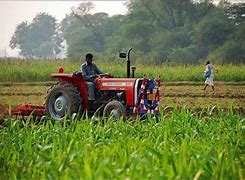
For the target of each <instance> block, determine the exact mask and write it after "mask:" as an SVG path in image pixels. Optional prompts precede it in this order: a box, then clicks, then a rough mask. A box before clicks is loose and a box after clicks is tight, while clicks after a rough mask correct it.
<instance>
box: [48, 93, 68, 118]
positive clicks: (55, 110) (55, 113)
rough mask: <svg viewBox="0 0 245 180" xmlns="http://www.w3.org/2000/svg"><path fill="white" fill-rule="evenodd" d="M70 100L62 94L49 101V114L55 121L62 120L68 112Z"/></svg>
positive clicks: (55, 95)
mask: <svg viewBox="0 0 245 180" xmlns="http://www.w3.org/2000/svg"><path fill="white" fill-rule="evenodd" d="M67 107H68V99H67V97H66V96H65V95H64V94H62V93H56V94H54V95H53V96H52V97H51V98H50V101H49V113H50V115H51V117H52V118H53V119H54V120H62V119H63V118H64V116H65V114H66V112H67Z"/></svg>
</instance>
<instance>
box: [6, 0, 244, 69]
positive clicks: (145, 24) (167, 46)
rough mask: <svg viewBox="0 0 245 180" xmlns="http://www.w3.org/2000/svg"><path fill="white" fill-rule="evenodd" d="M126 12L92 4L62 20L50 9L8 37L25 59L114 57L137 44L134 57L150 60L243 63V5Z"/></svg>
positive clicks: (208, 1) (161, 6) (205, 3)
mask: <svg viewBox="0 0 245 180" xmlns="http://www.w3.org/2000/svg"><path fill="white" fill-rule="evenodd" d="M127 6H128V13H127V14H126V15H114V16H108V14H106V13H104V12H99V13H94V14H92V13H91V10H92V9H93V8H94V5H93V3H92V2H83V3H81V4H80V5H79V6H78V7H74V8H72V9H71V13H70V14H68V15H66V17H65V18H64V19H63V20H62V22H61V23H57V21H56V19H55V18H54V17H52V16H50V15H48V14H46V13H40V14H38V15H37V16H36V17H35V18H34V19H33V21H32V22H31V23H28V22H22V23H20V24H19V25H18V26H17V27H16V30H15V33H14V34H13V36H12V39H11V41H10V47H11V48H13V49H14V48H18V49H20V55H22V56H24V57H27V58H42V59H45V58H55V57H56V55H57V54H58V53H59V52H60V51H61V50H62V49H63V48H64V47H65V48H66V50H67V57H68V58H69V59H73V60H80V59H81V58H84V55H85V54H86V53H87V52H92V53H94V54H95V55H96V57H97V59H102V60H115V59H116V58H117V55H118V53H119V52H121V51H125V50H127V48H129V47H133V49H134V53H133V54H132V55H133V58H134V60H135V61H138V62H142V63H146V64H148V63H149V64H163V63H167V64H199V63H202V62H203V61H204V60H206V59H210V60H211V61H213V62H215V63H220V64H226V63H232V64H239V63H244V62H245V44H244V42H245V23H244V18H245V3H236V4H232V3H229V2H228V1H225V0H222V1H220V2H219V3H218V4H216V5H215V4H213V1H212V0H199V1H192V0H130V1H128V2H127Z"/></svg>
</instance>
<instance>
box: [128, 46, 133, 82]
mask: <svg viewBox="0 0 245 180" xmlns="http://www.w3.org/2000/svg"><path fill="white" fill-rule="evenodd" d="M132 49H133V48H130V49H129V50H128V52H127V54H128V60H127V78H129V77H130V52H131V51H132Z"/></svg>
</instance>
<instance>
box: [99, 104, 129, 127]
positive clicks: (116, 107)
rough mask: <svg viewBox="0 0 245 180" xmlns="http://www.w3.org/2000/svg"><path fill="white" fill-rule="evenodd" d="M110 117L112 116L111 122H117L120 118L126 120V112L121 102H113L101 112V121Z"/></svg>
mask: <svg viewBox="0 0 245 180" xmlns="http://www.w3.org/2000/svg"><path fill="white" fill-rule="evenodd" d="M110 116H113V120H114V121H115V122H117V121H118V120H119V119H120V118H121V117H122V119H123V120H125V119H126V110H125V107H124V106H123V105H122V103H121V102H119V101H116V100H113V101H111V102H109V103H108V104H107V105H106V106H105V108H104V111H103V120H105V118H108V117H110Z"/></svg>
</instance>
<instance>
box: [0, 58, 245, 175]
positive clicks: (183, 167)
mask: <svg viewBox="0 0 245 180" xmlns="http://www.w3.org/2000/svg"><path fill="white" fill-rule="evenodd" d="M96 63H97V64H98V66H99V67H100V68H101V69H102V70H103V71H104V72H109V73H111V74H113V75H114V76H115V77H125V75H126V64H125V62H123V61H121V60H120V61H118V62H117V61H115V62H111V63H109V62H103V63H102V62H101V61H98V62H96ZM132 64H133V63H132ZM80 65H81V62H72V61H65V60H64V61H60V60H57V61H56V60H51V61H27V60H0V66H1V71H0V120H1V118H2V116H1V112H2V110H3V109H4V108H5V107H8V106H9V107H13V106H16V105H20V104H33V105H42V104H43V103H44V102H45V96H46V95H47V90H48V88H49V87H50V85H51V84H53V83H54V82H52V81H51V80H52V79H50V77H49V74H50V73H52V72H57V69H58V67H59V66H63V67H64V68H65V73H70V72H74V71H76V70H79V68H80ZM217 68H218V70H219V73H217V74H215V80H217V81H218V82H216V81H215V91H214V92H213V91H211V89H208V90H207V91H206V92H204V91H203V90H202V89H203V81H204V79H203V71H204V66H185V67H184V66H183V67H182V66H173V67H168V66H165V65H161V66H153V65H152V66H149V65H144V64H137V70H136V75H137V77H142V76H143V75H144V74H146V75H147V76H148V77H150V78H153V77H157V76H158V75H160V76H161V79H162V87H161V102H160V110H161V117H160V121H159V123H155V122H153V120H151V119H149V120H148V121H147V122H141V121H139V120H138V119H135V118H129V119H127V121H126V122H122V121H120V122H118V123H114V122H112V121H111V120H110V119H109V121H108V122H107V123H106V124H105V125H102V124H100V123H98V124H96V123H95V122H94V121H93V120H92V119H90V118H88V117H82V118H81V119H79V120H77V119H75V120H72V121H71V122H66V121H64V122H55V123H54V122H52V121H51V120H44V121H41V122H40V123H38V124H36V122H33V121H32V119H31V117H28V118H27V122H24V121H23V120H21V118H20V117H18V118H17V120H16V119H15V120H13V119H12V118H13V117H7V118H6V117H5V118H6V121H5V123H4V125H5V126H0V180H2V179H195V180H197V179H229V180H230V179H241V180H242V179H244V178H245V168H244V167H245V164H244V162H245V152H244V148H245V141H244V139H245V118H244V105H245V100H244V97H245V91H244V90H245V88H244V82H245V65H241V66H235V65H222V66H217ZM183 81H188V82H183ZM190 81H191V82H190ZM166 106H167V107H168V106H172V107H174V108H173V109H170V110H169V111H168V109H165V110H163V109H164V108H165V107H166ZM213 106H216V107H218V108H217V109H218V111H216V110H217V109H216V108H215V109H214V110H213V111H212V109H211V108H212V107H213ZM233 110H234V111H233ZM215 111H216V112H215ZM212 112H213V113H212Z"/></svg>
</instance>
